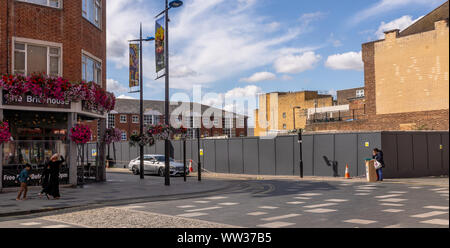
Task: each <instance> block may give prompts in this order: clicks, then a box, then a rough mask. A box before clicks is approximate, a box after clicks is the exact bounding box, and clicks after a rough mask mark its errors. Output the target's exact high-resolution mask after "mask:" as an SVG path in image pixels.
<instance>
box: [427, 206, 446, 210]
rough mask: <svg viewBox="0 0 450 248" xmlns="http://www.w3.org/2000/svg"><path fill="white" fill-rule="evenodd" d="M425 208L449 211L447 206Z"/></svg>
mask: <svg viewBox="0 0 450 248" xmlns="http://www.w3.org/2000/svg"><path fill="white" fill-rule="evenodd" d="M423 208H430V209H438V210H448V207H446V206H425V207H423Z"/></svg>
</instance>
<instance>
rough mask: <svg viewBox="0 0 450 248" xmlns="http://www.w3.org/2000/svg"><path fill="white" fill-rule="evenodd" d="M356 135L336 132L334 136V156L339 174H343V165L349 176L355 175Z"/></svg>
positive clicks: (356, 166)
mask: <svg viewBox="0 0 450 248" xmlns="http://www.w3.org/2000/svg"><path fill="white" fill-rule="evenodd" d="M357 141H358V135H356V134H336V135H335V137H334V144H335V148H334V157H335V160H336V161H337V162H338V173H339V176H341V177H343V176H345V167H346V165H347V164H348V169H349V173H350V176H351V177H354V176H357V175H358V174H357V172H358V147H357Z"/></svg>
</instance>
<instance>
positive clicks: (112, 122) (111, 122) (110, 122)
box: [108, 114, 116, 128]
mask: <svg viewBox="0 0 450 248" xmlns="http://www.w3.org/2000/svg"><path fill="white" fill-rule="evenodd" d="M115 122H116V117H115V115H113V114H108V128H114V127H115V126H116V125H115V124H116V123H115Z"/></svg>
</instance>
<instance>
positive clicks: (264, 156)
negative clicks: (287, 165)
mask: <svg viewBox="0 0 450 248" xmlns="http://www.w3.org/2000/svg"><path fill="white" fill-rule="evenodd" d="M275 163H276V161H275V139H260V140H259V174H261V175H275V167H276V164H275Z"/></svg>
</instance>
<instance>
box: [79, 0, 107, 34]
mask: <svg viewBox="0 0 450 248" xmlns="http://www.w3.org/2000/svg"><path fill="white" fill-rule="evenodd" d="M88 1H91V2H92V6H93V7H94V9H93V10H92V12H93V13H94V15H93V16H94V19H93V20H90V19H89V16H88V11H87V9H88V6H89V4H88ZM81 5H82V6H81V16H82V17H83V18H84V19H86V20H87V21H88V22H89V23H91V24H92V25H94V26H95V27H96V28H98V29H100V30H102V26H103V23H102V18H103V2H102V0H82V2H81Z"/></svg>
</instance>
